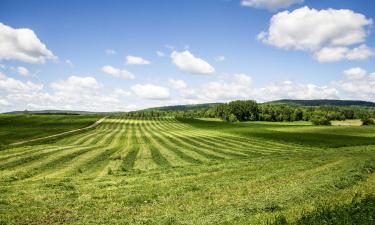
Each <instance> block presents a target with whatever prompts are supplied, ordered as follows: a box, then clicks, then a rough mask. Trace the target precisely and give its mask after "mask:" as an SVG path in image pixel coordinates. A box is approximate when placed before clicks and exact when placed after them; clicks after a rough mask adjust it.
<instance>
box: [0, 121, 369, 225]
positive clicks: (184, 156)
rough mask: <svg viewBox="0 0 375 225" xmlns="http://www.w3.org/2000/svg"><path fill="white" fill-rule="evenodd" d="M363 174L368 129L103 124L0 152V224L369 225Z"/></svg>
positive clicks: (366, 175)
mask: <svg viewBox="0 0 375 225" xmlns="http://www.w3.org/2000/svg"><path fill="white" fill-rule="evenodd" d="M90 119H92V118H90ZM1 129H2V130H3V127H1ZM7 135H9V137H10V138H13V134H11V133H8V134H6V133H5V134H2V136H1V139H2V143H9V140H6V139H7V137H8V136H7ZM20 135H21V134H20ZM35 135H43V133H41V134H35ZM18 138H21V136H19V137H18ZM13 140H14V139H12V141H13ZM374 172H375V126H367V127H365V126H329V127H321V126H312V125H310V123H308V122H294V123H287V122H279V123H272V122H244V123H233V124H231V123H226V122H221V121H217V120H198V119H174V118H138V119H134V118H126V117H120V116H118V117H110V118H107V119H106V120H105V121H104V122H103V123H101V124H100V125H99V126H97V127H96V128H94V129H91V130H87V131H85V132H80V133H77V134H75V135H69V136H67V137H64V138H60V139H59V140H53V141H48V142H46V143H39V144H37V145H32V146H21V147H12V148H10V147H7V148H6V149H3V150H1V151H0V224H289V223H292V224H374V223H375V197H374V194H375V174H374ZM323 220H325V221H326V223H323V222H322V221H323ZM354 221H355V222H354ZM345 222H346V223H345Z"/></svg>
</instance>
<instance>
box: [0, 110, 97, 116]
mask: <svg viewBox="0 0 375 225" xmlns="http://www.w3.org/2000/svg"><path fill="white" fill-rule="evenodd" d="M4 114H54V115H90V114H103V113H101V112H88V111H73V110H37V111H28V110H25V111H12V112H6V113H4Z"/></svg>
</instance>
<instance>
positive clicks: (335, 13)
mask: <svg viewBox="0 0 375 225" xmlns="http://www.w3.org/2000/svg"><path fill="white" fill-rule="evenodd" d="M372 24H373V21H372V19H367V18H366V17H365V16H364V15H362V14H359V13H355V12H353V11H351V10H347V9H341V10H336V9H322V10H316V9H310V8H309V7H302V8H299V9H296V10H294V11H291V12H290V11H283V12H280V13H277V14H276V15H274V16H272V18H271V22H270V26H269V28H268V31H267V32H264V31H263V32H261V33H259V34H258V39H259V40H261V41H262V42H264V43H266V44H269V45H272V46H275V47H278V48H281V49H287V50H303V51H310V52H313V53H315V58H316V59H317V60H318V61H322V62H330V61H339V60H341V59H347V60H362V59H366V58H368V57H370V56H372V55H373V54H374V52H373V51H372V50H371V49H370V48H368V47H367V46H366V45H364V44H362V45H360V46H358V47H355V48H353V49H349V46H352V45H355V44H361V43H363V42H364V41H365V38H366V37H367V35H368V33H369V27H370V26H371V25H372Z"/></svg>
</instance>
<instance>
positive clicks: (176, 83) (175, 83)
mask: <svg viewBox="0 0 375 225" xmlns="http://www.w3.org/2000/svg"><path fill="white" fill-rule="evenodd" d="M168 82H169V85H170V86H171V88H173V89H175V90H181V89H185V88H186V87H187V84H186V83H185V81H183V80H175V79H169V80H168Z"/></svg>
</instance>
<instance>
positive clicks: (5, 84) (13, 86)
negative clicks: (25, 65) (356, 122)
mask: <svg viewBox="0 0 375 225" xmlns="http://www.w3.org/2000/svg"><path fill="white" fill-rule="evenodd" d="M42 89H43V85H42V84H36V83H33V82H31V81H26V82H22V81H19V80H16V79H14V78H11V77H7V76H6V75H5V74H2V73H0V92H10V93H27V92H37V91H40V90H42Z"/></svg>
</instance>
